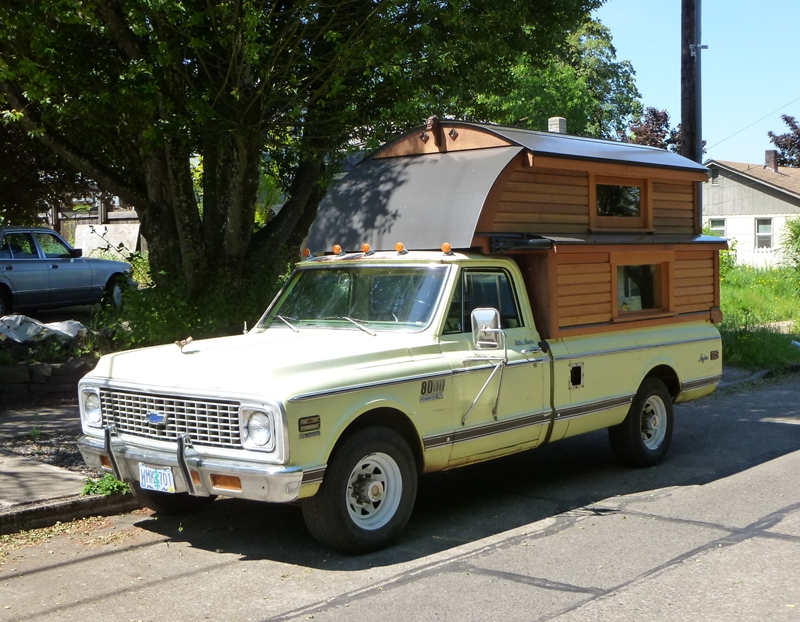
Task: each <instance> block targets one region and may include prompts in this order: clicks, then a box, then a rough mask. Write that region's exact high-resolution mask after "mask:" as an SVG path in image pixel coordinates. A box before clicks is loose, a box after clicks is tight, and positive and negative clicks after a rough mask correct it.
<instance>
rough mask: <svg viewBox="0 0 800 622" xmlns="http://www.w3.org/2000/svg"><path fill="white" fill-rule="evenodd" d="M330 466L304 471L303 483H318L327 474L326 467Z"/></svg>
mask: <svg viewBox="0 0 800 622" xmlns="http://www.w3.org/2000/svg"><path fill="white" fill-rule="evenodd" d="M327 468H328V466H327V465H325V466H321V467H317V468H315V469H307V470H305V471H303V480H302V481H301V482H300V484H301V485H303V484H316V483H318V482H321V481H322V476H323V475H324V474H325V469H327Z"/></svg>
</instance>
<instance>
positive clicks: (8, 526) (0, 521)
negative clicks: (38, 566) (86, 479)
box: [0, 493, 143, 535]
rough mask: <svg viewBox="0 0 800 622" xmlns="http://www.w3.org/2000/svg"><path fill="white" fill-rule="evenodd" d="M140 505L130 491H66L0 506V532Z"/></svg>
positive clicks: (10, 531) (128, 509)
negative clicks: (87, 493)
mask: <svg viewBox="0 0 800 622" xmlns="http://www.w3.org/2000/svg"><path fill="white" fill-rule="evenodd" d="M141 507H143V506H142V502H141V501H139V499H138V498H137V497H136V496H135V495H133V494H131V493H125V494H115V495H108V496H102V495H80V494H79V495H68V496H66V497H55V498H53V499H46V500H44V501H31V502H29V503H19V504H16V505H12V506H10V507H7V508H2V509H0V535H3V534H8V533H15V532H17V531H23V530H26V529H36V528H38V527H51V526H52V525H55V524H56V523H58V522H62V523H66V522H69V521H72V520H75V519H77V518H85V517H87V516H110V515H112V514H124V513H125V512H132V511H133V510H138V509H139V508H141Z"/></svg>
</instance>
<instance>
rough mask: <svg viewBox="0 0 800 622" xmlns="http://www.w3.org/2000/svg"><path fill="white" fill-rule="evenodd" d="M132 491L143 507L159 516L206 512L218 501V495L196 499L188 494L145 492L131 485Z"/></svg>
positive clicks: (134, 484) (135, 485)
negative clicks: (215, 500)
mask: <svg viewBox="0 0 800 622" xmlns="http://www.w3.org/2000/svg"><path fill="white" fill-rule="evenodd" d="M131 490H133V493H134V494H135V495H136V496H137V497H138V498H139V500H140V501H141V502H142V504H143V505H145V506H147V507H148V508H150V509H151V510H155V511H156V512H157V513H158V514H167V515H172V516H178V515H181V514H191V513H193V512H199V511H200V510H205V509H206V508H207V507H208V506H209V505H211V504H212V503H213V501H214V499H216V498H217V497H216V495H211V496H208V497H195V496H193V495H190V494H189V493H188V492H179V493H175V494H172V493H169V492H157V491H155V490H145V489H144V488H142V487H141V486H139V484H137V483H135V482H134V483H133V484H131Z"/></svg>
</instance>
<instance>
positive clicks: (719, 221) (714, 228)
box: [708, 218, 725, 238]
mask: <svg viewBox="0 0 800 622" xmlns="http://www.w3.org/2000/svg"><path fill="white" fill-rule="evenodd" d="M708 229H709V231H711V234H712V235H715V236H717V237H718V238H724V237H725V219H724V218H709V220H708Z"/></svg>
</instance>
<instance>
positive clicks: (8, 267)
mask: <svg viewBox="0 0 800 622" xmlns="http://www.w3.org/2000/svg"><path fill="white" fill-rule="evenodd" d="M13 269H14V266H3V270H13Z"/></svg>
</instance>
